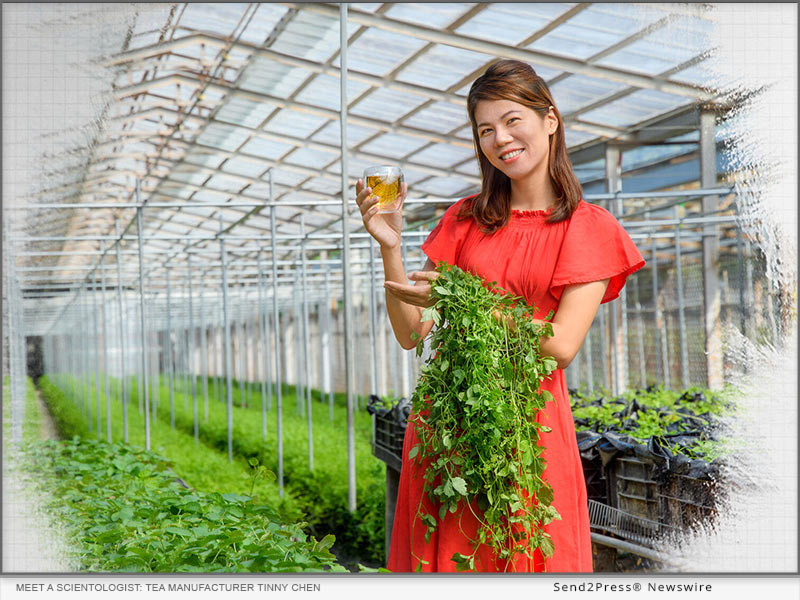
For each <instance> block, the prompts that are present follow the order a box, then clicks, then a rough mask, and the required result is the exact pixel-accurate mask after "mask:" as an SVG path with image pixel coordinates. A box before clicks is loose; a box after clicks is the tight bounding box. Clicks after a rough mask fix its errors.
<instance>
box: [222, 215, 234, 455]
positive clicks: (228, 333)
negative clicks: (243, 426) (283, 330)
mask: <svg viewBox="0 0 800 600" xmlns="http://www.w3.org/2000/svg"><path fill="white" fill-rule="evenodd" d="M224 230H225V224H224V222H223V220H222V213H220V215H219V255H220V260H221V262H222V320H223V322H224V327H225V379H226V384H227V387H226V390H227V401H228V403H227V404H228V462H230V463H232V462H233V381H232V380H231V375H232V374H231V370H232V365H231V329H230V323H229V321H228V267H227V264H226V257H225V238H224V237H222V232H223V231H224Z"/></svg>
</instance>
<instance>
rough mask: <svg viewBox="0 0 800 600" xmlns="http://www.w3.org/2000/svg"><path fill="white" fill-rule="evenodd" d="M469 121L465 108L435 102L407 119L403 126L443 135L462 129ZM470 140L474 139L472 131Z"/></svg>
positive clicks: (448, 103) (450, 103) (449, 103)
mask: <svg viewBox="0 0 800 600" xmlns="http://www.w3.org/2000/svg"><path fill="white" fill-rule="evenodd" d="M467 120H468V118H467V110H466V108H465V107H463V106H458V105H457V104H453V103H452V102H434V103H432V104H431V105H430V106H427V107H425V108H424V109H422V110H421V111H419V112H417V113H414V114H413V115H411V116H410V117H409V118H408V119H405V120H404V121H403V124H404V125H409V126H411V127H418V128H420V129H427V130H428V131H435V132H437V133H442V132H450V131H452V130H454V129H456V128H457V127H462V126H463V125H464V123H466V122H467ZM470 138H472V130H471V129H470Z"/></svg>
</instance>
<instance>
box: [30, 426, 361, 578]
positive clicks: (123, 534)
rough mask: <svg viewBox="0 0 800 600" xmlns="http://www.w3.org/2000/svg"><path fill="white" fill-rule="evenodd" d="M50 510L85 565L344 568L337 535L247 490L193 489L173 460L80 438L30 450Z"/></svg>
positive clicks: (117, 567)
mask: <svg viewBox="0 0 800 600" xmlns="http://www.w3.org/2000/svg"><path fill="white" fill-rule="evenodd" d="M29 460H30V461H31V462H32V466H33V467H34V468H36V469H38V470H39V471H40V472H41V473H42V474H45V473H54V475H53V476H51V477H46V476H45V477H43V478H42V479H40V486H41V491H42V492H43V496H44V497H46V498H48V500H46V502H47V508H48V509H49V510H50V511H51V513H52V514H53V516H54V517H55V518H57V519H59V520H60V521H61V522H63V523H65V524H67V525H68V531H70V532H71V533H72V535H73V536H74V537H75V539H77V540H79V541H80V544H81V548H82V550H83V553H82V556H81V563H82V569H84V570H88V571H136V572H141V571H144V572H192V571H196V572H216V571H231V572H249V571H254V572H280V571H290V572H297V571H345V569H344V567H342V566H341V565H339V564H338V563H337V562H336V560H335V557H334V556H333V555H332V554H331V553H330V551H329V548H330V546H331V545H332V544H333V538H332V536H328V537H326V538H324V539H322V540H320V541H319V542H317V541H315V540H314V539H309V538H308V537H307V536H306V534H305V533H304V532H303V531H302V529H301V525H300V524H292V525H286V524H282V523H281V518H280V515H279V514H278V513H277V512H276V511H275V510H274V509H272V508H271V507H269V506H267V505H264V504H256V503H254V502H253V501H252V498H251V497H250V496H246V495H239V494H220V493H216V492H214V493H204V492H197V491H192V490H188V489H186V488H184V487H182V486H181V485H179V483H177V482H176V477H175V473H174V472H172V471H171V470H170V469H169V468H168V466H167V462H166V461H164V460H163V459H162V458H160V457H158V456H157V455H155V454H153V453H152V452H147V451H145V450H143V449H140V448H135V447H133V446H131V445H128V444H123V443H119V442H117V443H114V444H108V443H106V442H103V441H98V440H90V439H83V438H81V437H79V436H75V437H74V438H73V439H72V440H70V441H61V442H54V441H47V442H43V443H40V444H39V445H38V446H37V447H36V451H35V452H33V453H31V454H30V455H29Z"/></svg>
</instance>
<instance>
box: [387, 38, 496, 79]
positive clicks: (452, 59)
mask: <svg viewBox="0 0 800 600" xmlns="http://www.w3.org/2000/svg"><path fill="white" fill-rule="evenodd" d="M493 58H494V57H492V56H489V55H488V54H483V53H482V52H474V51H472V50H464V49H462V48H454V47H453V46H443V45H436V46H433V47H432V48H431V49H429V50H426V51H425V52H424V53H423V54H422V55H421V56H419V57H418V58H416V59H414V61H413V62H412V63H411V64H410V65H408V66H407V67H406V68H404V69H403V70H402V71H400V72H399V73H398V74H397V79H398V81H407V82H409V83H416V84H418V85H424V86H427V87H430V88H434V89H437V90H443V89H448V88H450V87H451V86H453V85H455V84H456V83H458V82H459V81H460V80H461V79H462V78H463V77H464V76H465V75H466V74H467V73H470V72H472V71H474V70H475V69H477V68H478V67H480V66H481V65H484V64H486V63H488V62H490V61H491V60H492V59H493Z"/></svg>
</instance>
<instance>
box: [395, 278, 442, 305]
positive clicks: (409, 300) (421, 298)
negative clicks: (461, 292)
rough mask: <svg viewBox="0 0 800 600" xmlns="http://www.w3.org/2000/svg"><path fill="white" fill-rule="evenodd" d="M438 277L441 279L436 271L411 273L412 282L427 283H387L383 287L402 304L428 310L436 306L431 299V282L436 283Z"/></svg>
mask: <svg viewBox="0 0 800 600" xmlns="http://www.w3.org/2000/svg"><path fill="white" fill-rule="evenodd" d="M437 277H439V273H437V272H436V271H415V272H413V273H409V275H408V278H409V279H410V280H412V281H416V282H426V283H416V284H415V285H404V284H402V283H397V282H395V281H386V282H384V284H383V287H384V288H386V291H387V292H388V293H390V294H391V295H392V296H394V297H395V298H397V299H398V300H400V301H401V302H405V303H406V304H413V305H414V306H421V307H422V308H427V307H429V306H433V304H434V302H433V300H432V299H431V282H433V281H435V280H436V278H437Z"/></svg>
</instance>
